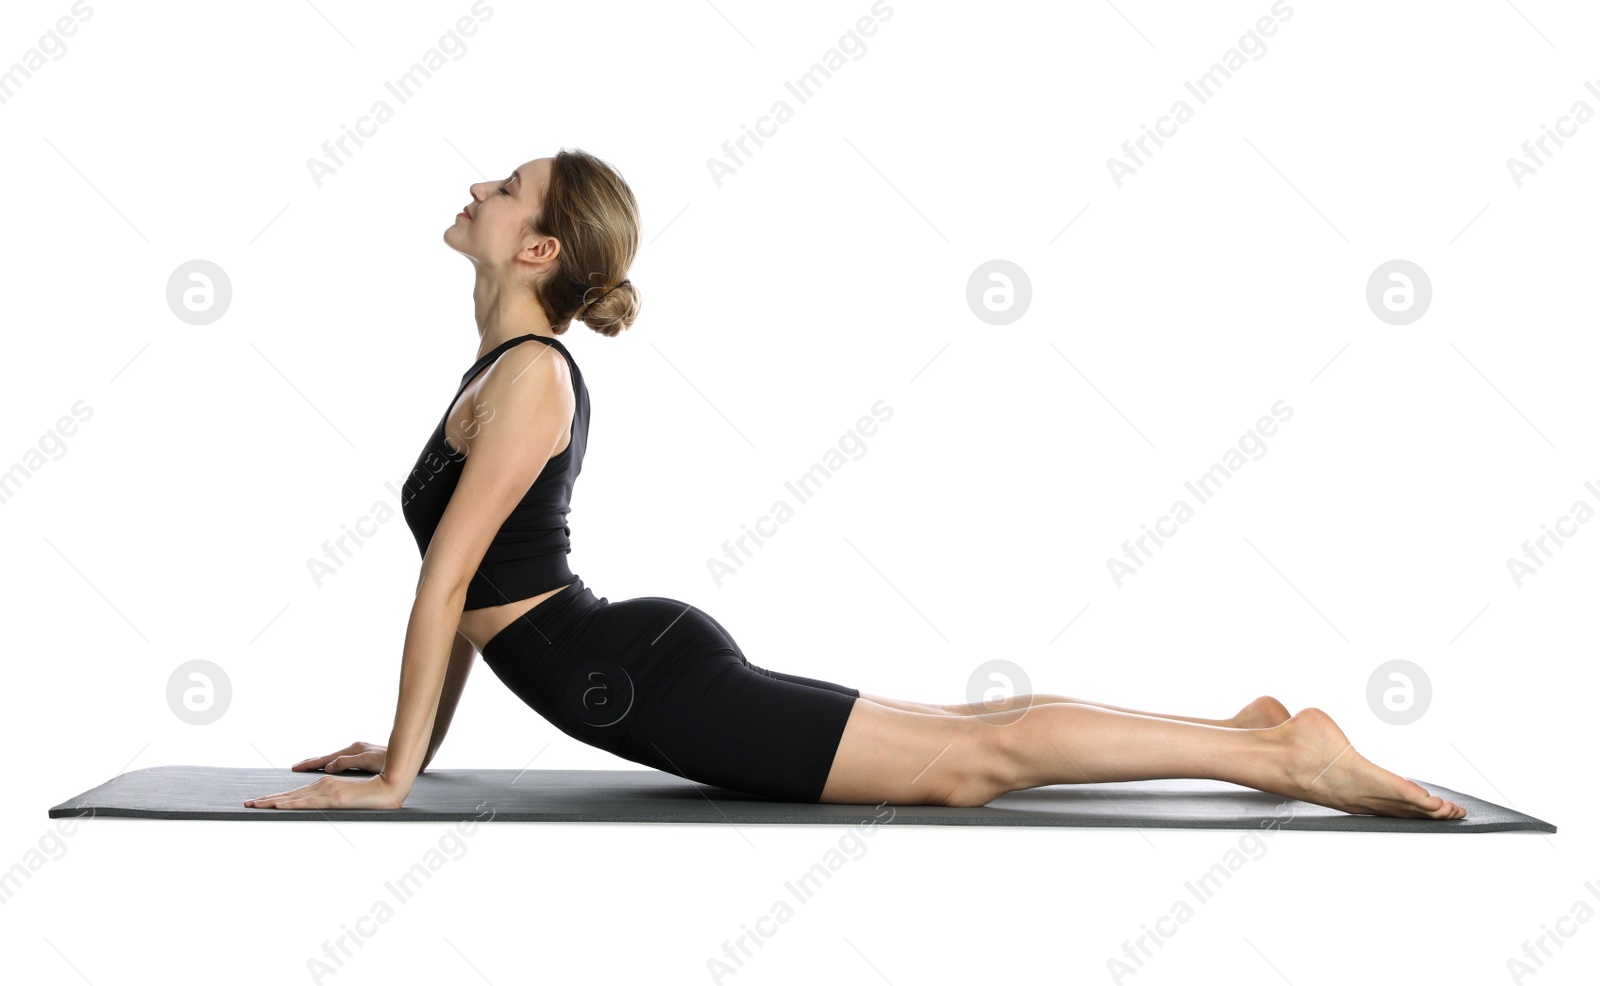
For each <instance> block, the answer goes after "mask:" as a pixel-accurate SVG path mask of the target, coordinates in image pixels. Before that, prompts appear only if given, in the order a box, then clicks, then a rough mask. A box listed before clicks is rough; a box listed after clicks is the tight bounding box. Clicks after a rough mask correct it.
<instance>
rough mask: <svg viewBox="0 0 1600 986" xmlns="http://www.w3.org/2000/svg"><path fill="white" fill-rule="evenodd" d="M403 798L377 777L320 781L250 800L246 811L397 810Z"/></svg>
mask: <svg viewBox="0 0 1600 986" xmlns="http://www.w3.org/2000/svg"><path fill="white" fill-rule="evenodd" d="M404 802H405V796H404V795H402V794H399V793H398V792H396V791H395V789H394V788H393V787H392V786H390V784H389V783H388V781H386V780H385V779H384V778H383V777H382V776H381V775H380V776H378V777H372V778H363V779H360V780H357V779H355V778H350V777H321V778H318V779H317V780H316V781H313V782H312V783H310V784H307V785H305V786H303V787H297V788H295V789H294V790H293V791H284V792H282V793H280V794H269V795H267V796H266V797H264V798H251V799H250V800H248V801H246V802H245V803H244V806H245V807H246V808H289V809H293V808H399V807H400V806H401V805H402V804H403V803H404Z"/></svg>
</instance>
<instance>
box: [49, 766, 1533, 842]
mask: <svg viewBox="0 0 1600 986" xmlns="http://www.w3.org/2000/svg"><path fill="white" fill-rule="evenodd" d="M322 776H325V775H324V774H322V772H321V771H313V772H308V773H296V772H294V771H290V770H287V769H277V768H273V767H195V766H166V767H145V768H143V769H142V770H133V771H129V772H128V773H125V774H121V775H119V776H117V777H115V778H113V779H111V780H109V781H107V782H106V783H104V784H101V785H100V786H99V787H95V788H91V789H90V790H88V791H85V792H84V793H82V794H80V795H78V796H77V797H75V798H72V799H71V800H69V801H65V802H63V803H61V804H59V805H56V806H55V807H54V808H51V809H50V817H51V818H59V817H63V816H68V815H93V816H94V817H97V818H99V817H105V818H170V819H188V818H195V819H208V820H213V821H216V820H221V821H244V820H246V819H264V820H270V821H275V822H278V821H291V820H299V821H308V822H316V821H326V820H328V819H337V820H338V821H354V822H435V821H458V820H467V819H476V820H478V821H497V822H713V823H732V824H740V825H743V824H758V823H767V824H783V825H795V824H814V825H854V824H857V823H861V822H874V823H879V824H881V823H884V822H890V821H892V822H893V823H895V824H900V825H1065V826H1098V827H1112V828H1202V829H1255V828H1261V827H1264V826H1266V825H1269V824H1272V823H1274V822H1276V825H1277V827H1278V828H1280V829H1303V830H1321V831H1338V832H1512V831H1531V832H1554V831H1555V830H1556V827H1555V826H1554V825H1551V824H1550V823H1549V822H1545V821H1541V820H1539V819H1537V818H1534V817H1532V816H1530V815H1524V814H1522V813H1521V812H1519V811H1513V810H1511V809H1510V808H1503V807H1501V806H1500V805H1497V804H1491V803H1490V802H1487V801H1483V800H1481V799H1478V798H1474V797H1473V796H1471V795H1470V794H1462V793H1460V792H1459V791H1452V790H1450V789H1449V788H1446V787H1442V786H1440V785H1438V784H1430V783H1428V782H1427V781H1418V782H1417V783H1419V784H1421V785H1422V786H1423V787H1425V788H1427V789H1428V790H1429V791H1431V792H1433V793H1435V794H1438V795H1440V796H1441V797H1444V798H1448V799H1449V800H1451V801H1454V802H1455V803H1456V804H1459V805H1464V806H1465V807H1466V809H1467V817H1466V818H1461V819H1455V820H1452V821H1434V820H1431V819H1420V818H1380V817H1377V816H1373V815H1347V814H1345V813H1343V812H1339V811H1334V810H1333V809H1331V808H1321V807H1318V806H1316V805H1311V804H1307V803H1305V802H1303V801H1285V800H1284V799H1283V798H1280V797H1277V796H1276V795H1271V794H1265V793H1263V792H1260V791H1256V790H1252V789H1251V788H1247V787H1240V786H1238V785H1236V784H1229V783H1227V782H1225V781H1203V780H1165V781H1131V782H1122V783H1115V784H1059V785H1053V786H1051V787H1042V788H1032V789H1029V790H1026V791H1013V792H1011V793H1010V794H1004V795H1001V796H1000V797H998V798H996V799H995V800H993V801H991V802H989V803H988V804H987V805H984V806H982V807H980V808H944V807H940V806H937V805H891V806H885V807H881V808H880V807H877V806H876V805H828V804H795V803H790V802H781V801H768V800H766V799H764V798H761V797H757V796H755V795H749V794H743V793H740V792H738V791H729V790H725V789H723V788H719V787H712V786H709V785H705V784H699V783H696V782H694V781H689V780H685V779H683V778H681V777H678V776H677V775H675V774H668V773H664V772H661V771H656V770H430V771H428V772H427V773H424V774H422V775H420V776H419V777H418V778H417V780H416V783H415V784H414V785H413V786H412V788H411V793H410V795H409V796H408V797H407V798H406V803H405V805H404V807H401V808H398V809H393V810H387V811H378V810H355V811H351V810H343V811H329V810H319V809H314V808H307V809H296V810H285V809H277V808H246V807H244V804H243V802H244V801H245V800H246V799H247V798H257V797H262V796H264V795H268V794H273V793H276V792H279V791H289V790H293V789H294V788H296V787H299V786H301V785H304V784H309V783H311V782H312V781H315V780H316V779H317V778H319V777H322ZM334 776H344V777H353V778H354V777H371V776H372V775H370V774H358V773H346V774H342V775H334Z"/></svg>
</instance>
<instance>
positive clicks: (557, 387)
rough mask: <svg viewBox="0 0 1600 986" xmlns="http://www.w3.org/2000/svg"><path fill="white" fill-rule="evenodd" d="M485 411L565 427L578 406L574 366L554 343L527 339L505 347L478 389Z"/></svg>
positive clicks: (481, 406)
mask: <svg viewBox="0 0 1600 986" xmlns="http://www.w3.org/2000/svg"><path fill="white" fill-rule="evenodd" d="M478 405H479V407H480V408H481V409H482V410H481V411H480V414H482V413H483V412H490V413H504V414H506V415H509V416H510V417H511V418H512V419H514V420H516V421H518V422H523V423H535V424H550V425H553V426H554V427H557V428H565V427H566V424H567V422H568V421H570V420H571V419H572V412H573V410H574V408H575V407H576V398H575V396H574V394H573V382H572V368H571V367H570V366H568V365H567V360H566V358H565V357H564V356H563V355H562V354H561V351H560V350H558V349H557V348H556V347H555V346H552V345H549V344H548V343H545V342H541V341H540V340H538V339H528V340H526V341H524V342H520V343H518V344H517V345H515V346H512V347H511V348H510V349H508V350H506V351H505V352H504V353H502V354H501V355H500V357H499V358H498V359H496V360H495V362H494V365H493V366H491V367H490V368H489V372H488V373H486V374H484V378H483V387H482V389H481V390H480V391H479V393H478Z"/></svg>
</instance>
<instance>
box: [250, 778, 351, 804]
mask: <svg viewBox="0 0 1600 986" xmlns="http://www.w3.org/2000/svg"><path fill="white" fill-rule="evenodd" d="M321 787H322V782H321V781H320V780H319V781H317V782H315V783H312V784H307V785H306V786H305V787H297V788H295V789H294V790H293V791H281V792H279V793H277V794H269V795H267V796H266V797H264V798H249V799H247V800H246V801H245V803H244V806H245V807H246V808H287V809H295V808H327V807H330V806H331V805H332V801H333V799H332V798H331V797H330V796H329V795H328V794H327V793H324V792H323V791H322V790H321Z"/></svg>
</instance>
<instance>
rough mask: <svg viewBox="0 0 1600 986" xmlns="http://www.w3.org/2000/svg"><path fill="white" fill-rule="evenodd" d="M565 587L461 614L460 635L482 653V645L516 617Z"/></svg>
mask: <svg viewBox="0 0 1600 986" xmlns="http://www.w3.org/2000/svg"><path fill="white" fill-rule="evenodd" d="M571 584H572V583H570V582H569V583H567V585H571ZM566 587H567V586H565V585H564V586H561V588H559V589H551V590H550V591H549V592H541V593H539V594H538V595H537V596H529V597H528V598H527V599H518V600H517V601H516V602H510V603H503V604H501V605H499V606H485V607H483V608H482V609H469V610H467V611H466V612H464V613H462V614H461V623H460V625H459V629H460V631H461V635H462V636H463V637H466V638H467V639H468V640H470V641H472V646H474V647H476V648H478V652H479V653H482V652H483V648H484V645H485V644H487V643H488V642H489V641H491V640H493V639H494V636H495V634H497V633H499V632H500V631H501V630H504V629H505V628H506V627H508V626H510V625H511V623H512V621H514V620H515V619H516V618H517V617H519V616H521V615H522V614H524V613H526V612H528V611H529V610H531V609H533V608H534V607H535V606H537V605H539V604H540V603H542V602H544V601H545V600H546V599H549V598H550V597H551V596H553V595H555V594H556V593H558V592H560V591H561V589H565V588H566Z"/></svg>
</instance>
